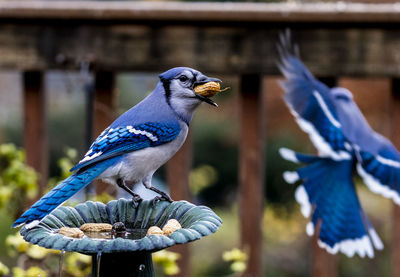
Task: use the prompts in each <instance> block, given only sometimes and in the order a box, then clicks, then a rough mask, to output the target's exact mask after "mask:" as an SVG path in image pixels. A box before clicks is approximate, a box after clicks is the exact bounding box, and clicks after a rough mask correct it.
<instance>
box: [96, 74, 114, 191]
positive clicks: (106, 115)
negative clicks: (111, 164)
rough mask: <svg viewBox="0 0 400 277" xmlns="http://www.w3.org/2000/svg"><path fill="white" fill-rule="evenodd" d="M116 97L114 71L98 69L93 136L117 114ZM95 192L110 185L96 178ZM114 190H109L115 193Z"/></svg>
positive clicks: (104, 127) (105, 126)
mask: <svg viewBox="0 0 400 277" xmlns="http://www.w3.org/2000/svg"><path fill="white" fill-rule="evenodd" d="M116 100H117V97H116V90H115V89H114V73H113V72H110V71H98V72H96V73H95V84H94V110H93V113H94V114H93V134H94V136H93V137H94V138H96V137H97V136H98V135H100V134H101V132H102V131H103V130H104V129H106V128H107V127H108V126H109V125H110V124H111V123H112V121H113V120H114V119H115V118H116V116H117V101H116ZM95 187H96V193H97V194H101V193H103V192H105V191H107V189H108V188H113V187H112V186H110V185H108V184H106V183H104V182H102V181H100V180H97V181H95ZM115 192H116V191H113V192H109V193H110V194H115Z"/></svg>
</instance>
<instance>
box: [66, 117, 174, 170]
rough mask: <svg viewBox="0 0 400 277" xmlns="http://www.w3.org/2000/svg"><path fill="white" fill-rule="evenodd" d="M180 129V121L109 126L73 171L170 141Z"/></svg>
mask: <svg viewBox="0 0 400 277" xmlns="http://www.w3.org/2000/svg"><path fill="white" fill-rule="evenodd" d="M180 131H181V127H180V125H179V123H178V122H172V123H155V122H148V123H144V124H140V125H135V126H130V125H127V126H120V127H116V128H110V127H109V128H107V129H106V130H104V131H103V133H101V134H100V136H99V137H98V138H97V139H96V140H95V141H94V143H93V144H92V146H91V147H90V149H89V151H88V152H87V153H86V154H85V156H84V157H83V159H82V160H81V161H80V162H79V163H78V164H77V165H76V166H74V167H73V168H72V169H71V171H75V170H79V169H82V168H84V167H87V166H89V165H91V164H94V163H97V162H99V161H102V160H105V159H108V158H111V157H115V156H118V155H121V154H124V153H128V152H131V151H136V150H140V149H144V148H147V147H155V146H158V145H161V144H164V143H167V142H170V141H172V140H174V139H175V138H176V137H177V136H178V135H179V133H180Z"/></svg>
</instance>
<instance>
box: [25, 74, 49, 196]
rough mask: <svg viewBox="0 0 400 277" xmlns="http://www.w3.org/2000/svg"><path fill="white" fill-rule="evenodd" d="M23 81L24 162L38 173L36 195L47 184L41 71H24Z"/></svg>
mask: <svg viewBox="0 0 400 277" xmlns="http://www.w3.org/2000/svg"><path fill="white" fill-rule="evenodd" d="M23 83H24V147H25V151H26V162H27V164H28V165H30V166H31V167H33V168H34V169H35V170H36V171H37V172H38V173H39V175H40V179H39V193H38V196H41V195H42V194H43V191H44V190H45V188H46V186H47V178H48V135H47V120H46V117H47V112H46V110H47V109H46V93H45V91H44V88H43V73H42V72H41V71H25V72H24V73H23Z"/></svg>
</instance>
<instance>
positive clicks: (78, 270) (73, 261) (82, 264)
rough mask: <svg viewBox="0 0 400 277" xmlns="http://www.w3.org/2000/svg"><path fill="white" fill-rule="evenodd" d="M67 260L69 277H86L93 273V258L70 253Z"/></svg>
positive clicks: (66, 269)
mask: <svg viewBox="0 0 400 277" xmlns="http://www.w3.org/2000/svg"><path fill="white" fill-rule="evenodd" d="M66 255H67V257H66V259H65V271H66V273H67V274H68V275H69V276H73V277H85V276H89V275H90V273H91V271H92V258H91V257H90V256H88V255H83V254H80V253H68V254H66Z"/></svg>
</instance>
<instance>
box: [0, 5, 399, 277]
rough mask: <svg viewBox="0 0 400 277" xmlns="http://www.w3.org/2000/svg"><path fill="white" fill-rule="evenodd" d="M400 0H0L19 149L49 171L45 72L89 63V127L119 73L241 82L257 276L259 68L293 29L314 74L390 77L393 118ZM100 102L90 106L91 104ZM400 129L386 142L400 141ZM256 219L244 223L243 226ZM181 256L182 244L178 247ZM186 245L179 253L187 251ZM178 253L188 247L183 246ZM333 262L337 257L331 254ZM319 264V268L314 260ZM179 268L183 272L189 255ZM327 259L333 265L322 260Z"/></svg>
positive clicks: (176, 171) (245, 185)
mask: <svg viewBox="0 0 400 277" xmlns="http://www.w3.org/2000/svg"><path fill="white" fill-rule="evenodd" d="M399 27H400V5H399V4H350V3H345V2H339V3H333V4H318V3H317V4H316V3H312V4H295V3H279V4H252V3H236V4H235V3H169V2H159V3H155V2H81V1H79V2H78V1H71V2H66V1H65V2H63V1H60V2H59V1H57V2H52V1H43V2H40V1H27V2H24V1H3V2H0V69H12V70H20V71H21V72H23V79H24V90H25V94H24V100H25V106H24V107H25V108H24V112H25V117H24V121H25V129H24V136H25V140H24V141H25V147H26V151H27V158H28V162H29V163H30V164H31V165H32V166H34V167H35V168H36V169H37V170H38V171H39V172H40V173H41V176H42V177H43V179H42V184H44V179H45V178H46V176H47V162H48V159H47V156H46V153H47V151H46V149H47V140H48V139H47V131H46V113H45V108H44V105H45V103H46V99H45V98H46V97H45V94H44V93H43V81H42V80H43V74H45V72H46V71H47V70H50V69H65V70H66V69H69V70H70V69H79V66H80V64H81V63H82V62H90V64H91V65H92V68H93V71H94V74H95V80H96V82H95V83H96V86H95V96H94V107H95V108H94V121H95V123H94V130H93V131H94V133H95V134H98V133H99V131H100V130H101V129H103V128H104V127H105V126H106V125H107V124H108V123H109V122H110V121H111V120H112V118H113V115H114V113H113V111H114V109H115V107H114V106H113V105H112V102H113V101H112V99H113V94H112V93H113V86H114V85H113V78H114V77H113V76H114V74H115V73H117V72H122V71H149V72H162V71H164V70H166V69H168V68H171V67H174V66H181V65H185V66H189V67H193V68H196V69H199V70H201V71H203V72H206V73H207V74H209V73H210V74H211V73H212V74H214V75H216V74H217V75H218V74H221V75H222V74H234V75H237V76H238V77H239V79H240V84H241V86H240V90H241V93H240V101H241V104H240V109H241V113H240V114H241V126H242V131H241V140H240V149H241V151H240V165H239V169H240V170H239V182H240V194H239V198H240V199H239V203H240V211H241V212H240V215H241V221H240V222H241V243H242V245H243V246H244V247H246V249H249V251H250V252H249V254H250V260H249V266H248V268H247V271H246V273H245V276H262V275H263V274H262V272H263V265H262V260H261V256H262V248H261V241H262V232H261V219H262V208H263V195H264V194H263V183H264V173H263V172H262V168H263V165H264V157H263V153H264V151H263V141H264V138H263V133H264V131H263V128H262V126H263V124H262V121H263V118H262V117H261V116H260V115H261V112H262V110H263V106H262V103H263V101H261V99H262V95H263V94H262V92H263V91H264V89H265V91H266V93H268V87H267V88H265V87H264V86H263V82H262V79H263V76H269V75H276V74H278V72H277V68H276V65H275V61H276V58H277V54H276V50H275V44H276V41H277V38H278V34H279V32H281V31H282V30H284V29H285V28H290V29H292V32H293V34H294V38H295V40H296V41H297V42H298V44H299V45H300V46H301V48H302V59H303V60H304V61H305V63H306V64H307V65H308V66H309V68H310V69H311V70H312V71H313V72H315V73H316V74H317V75H318V76H319V77H333V79H338V78H339V77H341V76H361V77H365V78H368V77H375V76H380V77H385V78H390V79H392V80H394V81H393V84H394V85H393V86H392V90H393V94H392V95H393V103H394V105H396V109H394V115H393V118H392V121H393V124H397V122H400V119H399V114H398V113H399V112H398V111H399V110H400V104H399V103H400V101H398V99H399V97H398V96H397V94H398V93H399V91H398V87H399V86H398V79H397V78H399V76H400V28H399ZM98 105H100V106H102V107H107V109H108V110H109V112H106V113H104V109H96V106H98ZM398 129H399V128H393V130H395V132H394V133H393V136H392V139H393V141H394V142H395V144H396V145H397V146H398V148H400V140H399V137H400V136H398V133H397V132H398ZM190 147H191V146H190V143H189V145H186V147H184V149H183V151H181V152H180V153H179V155H178V156H177V157H176V158H174V159H173V161H172V162H171V163H170V165H169V166H168V171H169V172H170V174H169V175H168V176H169V177H168V180H169V183H170V184H180V185H177V186H176V187H174V188H173V192H172V193H173V194H174V195H177V197H179V198H187V197H188V194H187V192H186V191H185V186H186V184H187V182H184V181H182V180H186V179H187V175H188V170H189V167H187V166H182V165H187V164H188V161H190ZM398 222H400V210H399V208H397V207H396V208H395V216H394V223H395V225H394V230H395V231H394V232H393V233H394V235H395V236H394V237H393V244H394V245H399V239H400V238H397V237H398V235H397V234H399V233H400V226H398V225H399V224H398ZM249 226H251V228H252V229H251V232H250V231H249V228H248V227H249ZM180 251H183V252H184V253H188V252H187V251H188V250H187V249H183V250H182V249H181V250H180ZM185 251H186V252H185ZM316 252H317V254H315V255H314V265H315V266H314V270H313V272H314V275H315V276H335V275H336V273H335V272H336V270H332V268H333V269H335V262H334V260H335V259H333V258H332V256H330V255H328V254H326V253H325V252H324V251H320V250H316ZM185 257H187V255H186V254H185ZM392 259H393V270H392V274H393V276H400V267H399V266H400V247H393V254H392ZM332 261H333V262H332ZM321 262H322V263H323V264H322V266H321V267H318V265H320V264H321ZM183 263H186V266H185V265H184V264H181V268H182V269H184V270H183V272H182V273H181V276H190V273H189V271H188V270H189V267H188V266H187V259H184V261H183ZM329 263H330V265H328V264H329Z"/></svg>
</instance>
